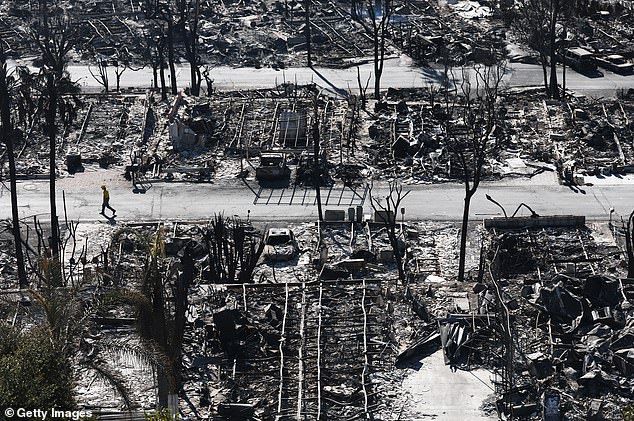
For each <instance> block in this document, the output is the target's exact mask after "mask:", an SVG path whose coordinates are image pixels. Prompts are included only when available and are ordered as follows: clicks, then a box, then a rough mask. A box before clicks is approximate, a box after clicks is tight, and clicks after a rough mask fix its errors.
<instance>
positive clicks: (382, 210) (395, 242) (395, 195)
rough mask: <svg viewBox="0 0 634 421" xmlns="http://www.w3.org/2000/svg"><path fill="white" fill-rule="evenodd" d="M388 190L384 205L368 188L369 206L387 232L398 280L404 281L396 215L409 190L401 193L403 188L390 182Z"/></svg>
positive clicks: (401, 250)
mask: <svg viewBox="0 0 634 421" xmlns="http://www.w3.org/2000/svg"><path fill="white" fill-rule="evenodd" d="M389 189H390V190H389V194H388V195H387V196H386V197H385V205H384V204H383V203H382V202H383V201H382V200H381V199H380V198H378V197H375V196H373V195H372V188H370V204H371V205H372V210H373V211H374V212H375V214H377V215H378V216H379V219H380V221H378V222H381V223H383V225H384V226H385V228H386V230H387V237H388V239H389V241H390V246H392V250H393V251H394V260H395V261H396V266H397V268H398V278H399V279H400V280H401V281H404V280H405V267H404V265H403V247H401V242H400V241H399V237H400V235H401V234H400V233H398V232H397V231H396V226H397V224H396V213H397V212H398V211H399V209H401V205H402V203H403V200H404V199H405V198H406V197H407V195H408V194H409V193H410V190H408V191H406V192H405V193H403V186H402V185H401V184H400V183H399V182H397V181H390V183H389Z"/></svg>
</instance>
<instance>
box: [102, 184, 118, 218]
mask: <svg viewBox="0 0 634 421" xmlns="http://www.w3.org/2000/svg"><path fill="white" fill-rule="evenodd" d="M101 190H103V192H102V193H103V201H102V202H101V214H102V215H103V216H106V213H105V211H106V208H108V209H110V210H111V211H112V216H115V215H116V213H117V211H116V210H115V209H114V208H113V207H112V206H110V192H109V191H108V189H107V188H106V186H105V185H102V186H101Z"/></svg>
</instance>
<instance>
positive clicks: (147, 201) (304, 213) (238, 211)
mask: <svg viewBox="0 0 634 421" xmlns="http://www.w3.org/2000/svg"><path fill="white" fill-rule="evenodd" d="M551 175H552V173H551ZM552 176H553V180H552V182H550V181H548V182H531V181H527V180H510V181H508V182H495V183H483V184H482V185H481V186H480V189H479V190H478V192H477V194H476V196H475V197H474V199H473V202H472V206H471V212H470V215H471V218H472V219H474V220H477V219H481V218H487V217H491V216H501V215H502V212H501V210H500V209H499V208H498V207H497V206H495V205H494V204H492V203H491V202H489V201H487V200H486V198H485V194H489V195H491V196H492V197H493V198H494V199H495V200H497V201H498V202H500V203H501V204H502V205H503V206H504V207H505V208H506V210H507V212H508V213H509V215H510V214H511V213H512V212H513V211H514V210H515V208H516V207H517V206H518V205H519V204H520V203H522V202H524V203H526V204H528V205H529V206H531V207H532V208H533V209H534V210H535V211H536V212H537V213H539V214H541V215H553V214H559V215H561V214H574V215H585V216H586V217H588V218H589V219H597V220H606V219H607V218H608V217H609V210H610V208H611V207H613V208H615V210H616V212H615V214H614V215H613V216H614V217H615V218H618V217H619V216H620V215H623V216H626V215H628V214H629V213H630V211H631V210H632V207H633V206H634V189H632V188H631V186H632V184H631V183H633V182H634V180H629V181H627V180H625V181H624V180H620V179H619V180H615V181H618V182H619V183H623V182H625V183H629V184H625V185H624V184H607V183H610V180H607V181H604V182H602V183H599V184H595V185H594V186H586V187H583V192H574V191H572V190H571V189H569V188H567V187H564V186H559V185H557V184H556V183H555V182H554V175H552ZM77 177H81V175H78V176H77ZM99 184H100V183H99V182H98V181H96V182H90V183H78V182H77V179H73V178H67V179H61V180H59V181H58V185H57V188H58V209H59V212H60V217H62V215H63V214H62V210H63V203H62V191H63V192H64V194H65V196H66V209H67V210H68V217H69V219H73V220H77V219H79V220H82V221H94V220H104V221H105V219H104V218H103V217H101V216H100V215H99V212H100V210H101V209H100V205H101V190H100V189H99ZM108 185H109V189H110V195H111V201H110V203H111V205H112V206H113V207H115V208H116V209H117V218H116V219H117V220H121V221H123V220H125V221H141V220H144V221H147V220H165V219H172V220H207V219H210V217H211V216H212V215H213V214H214V213H215V212H224V214H225V215H239V216H240V217H242V218H246V217H247V214H248V212H249V211H250V217H251V218H252V219H254V220H261V221H264V220H267V221H273V222H274V221H312V220H316V218H317V207H316V206H315V205H314V192H312V191H307V192H303V193H301V194H300V192H296V193H295V198H294V200H293V201H291V200H289V198H290V194H291V191H290V190H286V191H282V190H263V191H262V192H261V195H260V198H258V199H257V200H256V195H255V194H254V192H253V191H251V190H250V189H249V188H247V187H246V186H245V185H242V184H239V183H235V184H234V185H232V186H226V185H225V186H220V185H215V184H209V183H204V184H203V183H201V184H195V183H155V184H154V185H152V186H151V187H150V188H149V189H148V190H147V191H146V192H145V193H134V192H133V191H132V188H131V186H130V185H129V183H126V182H125V181H123V180H119V181H115V180H113V181H112V182H109V183H108ZM87 186H88V187H87ZM407 188H409V189H411V193H410V194H409V195H408V196H407V197H406V198H405V200H404V202H403V207H404V208H405V219H406V220H426V219H429V220H448V221H459V220H461V217H462V205H463V198H464V190H463V187H462V186H461V185H458V184H443V185H430V186H421V185H416V186H412V187H407ZM256 192H257V190H256ZM338 192H339V190H336V189H335V191H334V193H332V194H331V195H330V198H329V205H327V206H324V208H326V209H344V210H345V209H347V207H348V206H349V205H350V204H353V206H356V205H359V204H361V198H363V196H364V195H363V193H362V192H360V194H359V196H355V195H353V194H351V192H348V191H344V192H343V194H342V195H341V196H337V194H338ZM373 193H374V197H385V195H386V193H387V190H386V186H385V185H380V186H375V188H374V192H373ZM311 195H312V196H311ZM326 196H327V192H326V193H323V194H322V198H323V199H324V201H325V200H326ZM339 197H342V198H343V200H342V201H341V202H340V204H338V202H337V200H333V199H338V198H339ZM369 197H370V195H369V194H368V195H366V197H365V201H364V202H363V206H364V213H365V214H369V213H371V208H370V200H369ZM18 199H19V202H20V217H22V218H27V217H31V216H32V215H39V216H40V218H41V219H42V220H43V221H45V220H47V219H50V218H49V214H48V213H49V204H48V182H47V181H22V182H19V184H18ZM349 199H350V201H349ZM267 203H268V204H267ZM289 203H293V204H289ZM10 212H11V209H10V198H9V192H8V190H7V189H6V188H5V187H1V188H0V218H2V219H4V218H8V217H10ZM107 214H108V215H110V213H109V212H108V211H107ZM519 214H523V215H527V214H528V213H527V211H526V210H525V209H523V210H522V211H521V212H520V213H519Z"/></svg>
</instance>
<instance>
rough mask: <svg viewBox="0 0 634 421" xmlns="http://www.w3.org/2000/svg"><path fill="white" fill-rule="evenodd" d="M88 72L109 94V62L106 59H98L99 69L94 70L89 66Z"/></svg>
mask: <svg viewBox="0 0 634 421" xmlns="http://www.w3.org/2000/svg"><path fill="white" fill-rule="evenodd" d="M88 71H89V72H90V75H91V76H92V78H93V79H95V80H96V81H97V83H98V84H100V85H101V86H103V88H104V91H105V92H106V93H108V91H109V90H110V82H109V79H108V60H106V59H105V58H104V57H97V69H96V70H95V71H93V70H92V66H90V65H88Z"/></svg>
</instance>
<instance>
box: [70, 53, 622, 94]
mask: <svg viewBox="0 0 634 421" xmlns="http://www.w3.org/2000/svg"><path fill="white" fill-rule="evenodd" d="M364 61H365V63H364V64H360V65H359V73H360V75H361V80H362V83H363V84H364V85H365V82H366V80H368V78H370V79H369V80H370V83H369V86H370V89H369V91H371V90H372V86H374V79H373V77H372V75H373V64H372V61H371V60H370V59H367V60H364ZM68 71H69V72H70V74H71V77H72V79H73V80H74V81H77V82H78V83H79V84H80V86H81V87H82V89H83V90H84V91H85V92H99V91H100V90H101V89H102V87H101V86H100V85H99V84H98V83H97V81H96V80H95V79H94V78H93V77H92V76H91V74H90V71H89V68H88V66H86V65H70V66H68ZM93 71H94V70H93ZM110 71H111V72H113V74H112V75H111V77H110V80H111V81H113V80H115V76H114V69H110ZM466 72H467V74H469V75H470V77H471V78H472V80H473V69H470V68H467V69H466ZM602 72H603V76H602V77H594V78H590V77H587V76H584V75H582V74H579V73H576V72H574V71H571V70H570V69H568V70H567V71H566V87H567V89H570V90H574V91H575V92H577V93H579V94H584V95H588V96H592V97H611V96H614V95H615V94H616V93H617V92H618V91H619V90H622V89H623V90H627V89H629V88H634V75H630V76H622V75H618V74H614V73H612V72H609V71H606V70H602ZM460 73H461V72H460V70H459V69H456V71H455V76H456V78H458V79H459V77H458V76H459V75H460ZM167 75H169V72H167ZM167 75H166V76H167ZM562 76H563V75H562V69H561V68H560V69H559V81H560V84H561V83H562V82H561V81H562V80H563V77H562ZM211 77H212V79H213V80H214V84H213V85H214V87H215V88H217V89H221V90H237V89H264V88H274V87H275V86H276V85H277V84H280V83H282V82H285V81H286V82H292V83H295V82H297V83H299V84H305V83H311V82H315V83H316V84H318V85H319V86H321V87H322V88H324V90H326V91H328V92H330V93H335V94H342V93H345V92H349V91H352V92H357V91H358V82H357V67H356V66H352V67H350V68H348V69H329V68H319V67H315V68H310V67H293V68H288V69H283V70H276V69H272V68H261V69H255V68H250V67H241V68H234V67H229V66H218V67H214V68H213V70H212V71H211ZM176 78H177V86H178V87H179V88H180V89H182V88H184V87H186V86H189V84H190V82H191V81H190V73H189V66H188V65H187V64H184V63H183V64H178V65H177V70H176ZM442 79H443V71H442V68H441V66H440V65H437V64H434V65H432V66H429V67H422V66H417V65H415V64H414V63H413V61H412V60H411V59H410V58H409V57H407V56H406V55H401V56H400V57H391V58H388V59H386V62H385V69H384V72H383V76H382V78H381V88H382V89H387V88H388V87H392V88H411V87H424V86H427V85H429V84H431V83H439V82H440V81H441V80H442ZM542 83H543V74H542V68H541V66H539V65H533V64H524V63H508V68H507V72H506V75H505V77H504V79H503V86H506V87H528V86H541V85H542ZM151 85H152V70H151V69H150V68H147V67H146V68H143V69H140V70H136V71H133V70H127V71H125V72H124V73H123V75H122V77H121V87H122V88H130V87H134V88H149V87H150V86H151ZM203 85H204V83H203ZM112 88H113V87H112V86H111V89H112ZM369 91H368V92H369Z"/></svg>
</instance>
